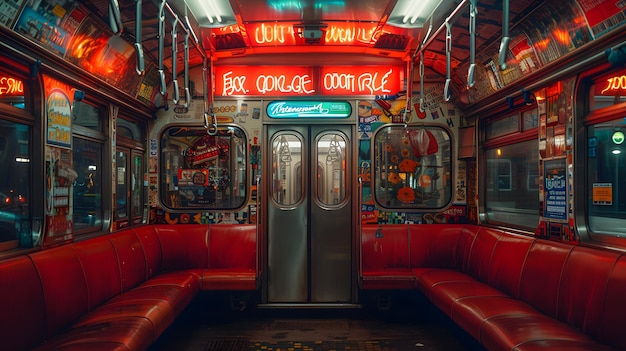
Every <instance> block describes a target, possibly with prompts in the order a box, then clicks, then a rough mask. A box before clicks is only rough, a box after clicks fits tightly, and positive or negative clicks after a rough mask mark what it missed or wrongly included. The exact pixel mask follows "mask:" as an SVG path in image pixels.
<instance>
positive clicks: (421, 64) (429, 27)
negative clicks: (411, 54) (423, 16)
mask: <svg viewBox="0 0 626 351" xmlns="http://www.w3.org/2000/svg"><path fill="white" fill-rule="evenodd" d="M429 22H430V23H429V24H428V31H427V32H426V35H425V36H424V40H422V44H421V45H420V46H424V45H426V42H427V41H428V40H429V39H430V33H431V32H432V31H433V19H432V17H431V18H430V21H429ZM413 61H414V59H412V60H411V62H413ZM419 70H420V98H419V102H420V107H419V108H420V112H424V111H425V110H424V51H420V68H419Z"/></svg>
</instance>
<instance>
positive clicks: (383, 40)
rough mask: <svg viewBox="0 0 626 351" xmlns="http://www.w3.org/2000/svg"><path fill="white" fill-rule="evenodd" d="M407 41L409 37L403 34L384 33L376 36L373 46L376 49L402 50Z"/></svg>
mask: <svg viewBox="0 0 626 351" xmlns="http://www.w3.org/2000/svg"><path fill="white" fill-rule="evenodd" d="M408 42H409V38H408V37H406V36H404V35H400V34H389V33H385V34H382V35H381V36H380V37H379V38H378V40H377V41H376V44H374V47H375V48H378V49H389V50H404V49H405V48H406V45H407V43H408Z"/></svg>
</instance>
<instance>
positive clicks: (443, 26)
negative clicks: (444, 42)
mask: <svg viewBox="0 0 626 351" xmlns="http://www.w3.org/2000/svg"><path fill="white" fill-rule="evenodd" d="M467 2H468V0H462V1H461V2H460V3H459V4H458V5H457V7H456V8H455V9H454V10H453V11H452V12H451V13H450V16H448V17H447V18H446V20H445V22H444V23H442V24H441V26H439V28H437V30H436V31H435V33H434V34H433V35H431V36H430V37H429V38H428V39H426V42H424V43H422V45H419V46H418V47H417V48H416V49H415V52H414V53H413V59H415V58H417V55H419V54H420V52H422V51H424V50H426V48H427V47H428V46H429V45H430V44H431V43H432V42H433V41H434V40H435V39H437V36H438V35H439V33H441V31H443V30H444V29H446V23H452V22H453V21H454V19H455V18H456V16H458V15H459V14H460V13H461V10H462V9H463V8H464V7H465V5H467ZM429 32H430V31H429Z"/></svg>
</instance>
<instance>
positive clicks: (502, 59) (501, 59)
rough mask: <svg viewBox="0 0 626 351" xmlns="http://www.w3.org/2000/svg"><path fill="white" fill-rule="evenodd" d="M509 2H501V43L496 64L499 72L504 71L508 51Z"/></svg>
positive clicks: (503, 0)
mask: <svg viewBox="0 0 626 351" xmlns="http://www.w3.org/2000/svg"><path fill="white" fill-rule="evenodd" d="M510 12H511V11H510V3H509V0H502V42H500V52H499V55H498V64H499V65H500V69H501V70H505V69H506V54H507V51H509V41H511V38H510V37H509V16H510Z"/></svg>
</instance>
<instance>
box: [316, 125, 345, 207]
mask: <svg viewBox="0 0 626 351" xmlns="http://www.w3.org/2000/svg"><path fill="white" fill-rule="evenodd" d="M346 145H347V141H346V136H345V135H342V134H337V133H329V134H324V135H323V136H322V137H321V138H319V139H318V141H317V149H316V154H317V162H318V167H317V171H318V174H317V198H318V200H319V201H320V202H321V203H323V204H325V205H331V206H332V205H338V204H340V203H342V202H343V201H344V200H345V198H346V188H347V184H346V159H347V157H348V155H347V154H346V151H347V150H346Z"/></svg>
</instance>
